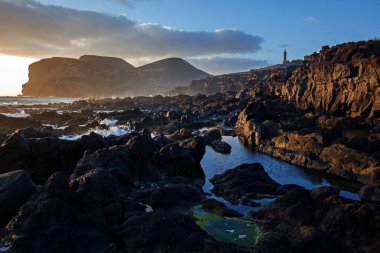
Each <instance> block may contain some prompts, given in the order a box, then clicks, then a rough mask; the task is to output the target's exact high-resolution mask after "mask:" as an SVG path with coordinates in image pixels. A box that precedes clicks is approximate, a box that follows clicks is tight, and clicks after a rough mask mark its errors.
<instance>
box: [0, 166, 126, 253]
mask: <svg viewBox="0 0 380 253" xmlns="http://www.w3.org/2000/svg"><path fill="white" fill-rule="evenodd" d="M58 177H61V176H58ZM49 181H50V184H55V183H57V181H58V182H60V183H61V182H62V180H61V179H60V180H56V179H52V180H49ZM60 183H58V185H57V186H52V185H50V186H49V187H47V189H44V190H43V191H42V192H41V193H39V194H36V195H35V196H34V197H32V198H31V199H30V200H29V201H28V202H27V203H26V204H25V205H24V206H23V207H22V208H21V209H20V211H19V213H18V214H17V216H16V217H15V218H13V219H12V220H11V221H10V223H8V225H7V226H6V227H5V228H4V229H3V231H2V232H1V242H2V243H3V244H4V245H6V246H7V247H9V252H115V251H114V250H113V247H114V246H113V245H114V241H112V230H113V229H114V227H115V225H116V223H118V222H120V221H121V219H122V217H123V209H122V205H121V202H120V201H119V199H118V195H119V190H118V184H117V182H116V181H115V180H114V179H113V178H112V177H111V176H110V175H109V174H108V173H107V172H105V171H102V170H93V171H91V172H89V173H87V174H85V175H83V176H82V177H79V178H77V179H75V180H74V181H72V182H71V183H70V186H69V193H70V194H68V196H66V197H64V196H61V195H58V194H56V192H57V190H56V188H57V187H59V184H60ZM52 189H54V190H53V192H50V191H51V190H52Z"/></svg>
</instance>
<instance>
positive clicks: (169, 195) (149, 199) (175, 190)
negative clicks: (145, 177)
mask: <svg viewBox="0 0 380 253" xmlns="http://www.w3.org/2000/svg"><path fill="white" fill-rule="evenodd" d="M202 194H203V191H202V189H201V188H197V187H195V186H193V185H187V184H181V185H173V186H165V187H161V188H157V189H148V190H143V191H139V192H137V193H135V195H136V196H135V199H136V200H138V202H140V203H144V204H147V205H150V206H151V207H152V208H153V209H154V210H155V209H156V208H168V207H185V208H191V207H192V206H194V205H195V204H197V203H199V202H200V200H201V197H202Z"/></svg>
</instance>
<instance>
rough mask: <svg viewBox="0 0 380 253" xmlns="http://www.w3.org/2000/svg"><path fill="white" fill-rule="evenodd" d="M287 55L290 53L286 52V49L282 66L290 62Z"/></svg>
mask: <svg viewBox="0 0 380 253" xmlns="http://www.w3.org/2000/svg"><path fill="white" fill-rule="evenodd" d="M287 55H288V52H286V49H284V59H283V60H282V64H286V63H287V62H288V59H287Z"/></svg>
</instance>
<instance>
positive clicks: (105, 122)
mask: <svg viewBox="0 0 380 253" xmlns="http://www.w3.org/2000/svg"><path fill="white" fill-rule="evenodd" d="M117 122H119V121H118V120H117V119H114V120H111V119H107V118H106V119H104V120H102V121H100V122H99V124H103V125H106V126H115V125H116V124H117Z"/></svg>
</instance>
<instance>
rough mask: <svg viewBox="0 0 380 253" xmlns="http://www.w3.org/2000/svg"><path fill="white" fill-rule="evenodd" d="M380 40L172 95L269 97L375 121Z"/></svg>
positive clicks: (211, 80)
mask: <svg viewBox="0 0 380 253" xmlns="http://www.w3.org/2000/svg"><path fill="white" fill-rule="evenodd" d="M379 83H380V41H378V40H372V41H367V42H364V41H361V42H350V43H345V44H341V45H337V46H334V47H331V48H330V47H328V46H325V47H323V48H322V49H321V50H320V52H318V53H314V54H312V55H309V56H305V60H304V61H303V62H301V63H300V62H299V61H297V62H295V63H294V64H287V65H275V66H271V67H267V68H263V69H257V70H251V71H250V72H244V73H235V74H229V75H221V76H214V77H208V78H205V79H201V80H195V81H193V82H192V83H191V85H190V86H189V87H188V88H187V89H184V88H182V87H181V88H178V89H175V90H173V91H172V92H173V93H187V94H197V93H202V94H213V93H217V92H222V93H226V92H228V91H234V92H236V91H238V92H239V94H240V95H245V97H255V96H256V97H260V96H269V97H277V98H281V99H282V100H283V101H287V102H291V103H294V104H295V106H296V107H297V108H298V109H301V110H305V111H310V110H311V111H316V112H322V113H327V114H331V115H334V116H338V115H339V116H345V115H347V116H350V117H354V118H357V117H358V118H364V119H365V118H378V117H379V116H380V84H379Z"/></svg>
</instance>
